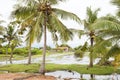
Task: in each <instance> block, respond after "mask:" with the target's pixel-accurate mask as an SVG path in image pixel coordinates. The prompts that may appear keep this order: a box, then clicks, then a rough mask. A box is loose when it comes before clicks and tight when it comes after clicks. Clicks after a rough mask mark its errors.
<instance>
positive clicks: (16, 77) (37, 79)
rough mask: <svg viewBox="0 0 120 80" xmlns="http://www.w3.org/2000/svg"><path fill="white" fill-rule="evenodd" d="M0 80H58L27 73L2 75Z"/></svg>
mask: <svg viewBox="0 0 120 80" xmlns="http://www.w3.org/2000/svg"><path fill="white" fill-rule="evenodd" d="M0 80H56V79H55V78H54V77H52V76H43V75H39V74H27V73H6V74H0Z"/></svg>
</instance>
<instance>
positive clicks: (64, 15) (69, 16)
mask: <svg viewBox="0 0 120 80" xmlns="http://www.w3.org/2000/svg"><path fill="white" fill-rule="evenodd" d="M53 12H54V14H56V15H57V16H59V17H60V18H61V19H72V20H75V21H76V22H78V23H79V24H80V23H81V20H80V18H79V17H78V16H77V15H76V14H74V13H71V12H67V11H64V10H61V9H56V8H53Z"/></svg>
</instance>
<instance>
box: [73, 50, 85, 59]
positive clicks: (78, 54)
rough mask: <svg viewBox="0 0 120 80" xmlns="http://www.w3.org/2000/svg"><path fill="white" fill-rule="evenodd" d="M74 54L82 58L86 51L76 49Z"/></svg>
mask: <svg viewBox="0 0 120 80" xmlns="http://www.w3.org/2000/svg"><path fill="white" fill-rule="evenodd" d="M74 55H75V57H80V58H82V57H83V55H84V53H83V51H81V50H76V51H75V53H74Z"/></svg>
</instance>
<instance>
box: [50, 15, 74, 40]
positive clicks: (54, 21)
mask: <svg viewBox="0 0 120 80" xmlns="http://www.w3.org/2000/svg"><path fill="white" fill-rule="evenodd" d="M49 21H50V22H49V24H50V23H51V27H52V28H54V30H56V31H57V33H58V34H59V35H60V39H61V40H63V41H68V40H69V39H72V35H73V34H72V32H71V31H70V30H68V29H67V27H66V26H65V25H64V24H62V22H61V21H60V20H59V19H58V18H57V16H56V15H55V14H54V13H52V14H51V16H50V20H49Z"/></svg>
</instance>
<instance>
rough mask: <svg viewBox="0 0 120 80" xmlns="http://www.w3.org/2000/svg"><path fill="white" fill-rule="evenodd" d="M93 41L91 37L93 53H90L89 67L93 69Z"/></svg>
mask: <svg viewBox="0 0 120 80" xmlns="http://www.w3.org/2000/svg"><path fill="white" fill-rule="evenodd" d="M93 41H94V38H93V37H91V39H90V42H91V51H90V64H89V67H93V49H92V48H93Z"/></svg>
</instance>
